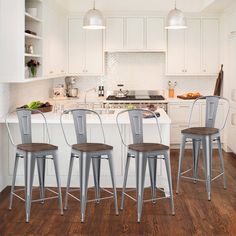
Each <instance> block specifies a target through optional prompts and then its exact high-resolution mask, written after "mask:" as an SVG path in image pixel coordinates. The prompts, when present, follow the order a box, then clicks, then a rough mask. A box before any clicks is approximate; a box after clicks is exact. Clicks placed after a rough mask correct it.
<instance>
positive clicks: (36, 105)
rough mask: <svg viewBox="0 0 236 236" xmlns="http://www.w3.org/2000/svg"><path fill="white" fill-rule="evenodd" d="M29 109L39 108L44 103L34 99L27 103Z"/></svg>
mask: <svg viewBox="0 0 236 236" xmlns="http://www.w3.org/2000/svg"><path fill="white" fill-rule="evenodd" d="M27 106H28V108H29V109H38V108H39V107H41V106H42V103H41V102H40V101H33V102H31V103H29V104H27Z"/></svg>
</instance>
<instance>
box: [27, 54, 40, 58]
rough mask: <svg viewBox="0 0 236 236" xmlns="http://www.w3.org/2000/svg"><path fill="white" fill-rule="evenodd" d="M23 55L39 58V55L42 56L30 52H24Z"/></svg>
mask: <svg viewBox="0 0 236 236" xmlns="http://www.w3.org/2000/svg"><path fill="white" fill-rule="evenodd" d="M25 57H35V58H40V57H42V56H41V55H39V54H30V53H25Z"/></svg>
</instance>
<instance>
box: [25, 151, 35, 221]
mask: <svg viewBox="0 0 236 236" xmlns="http://www.w3.org/2000/svg"><path fill="white" fill-rule="evenodd" d="M24 160H25V210H26V222H29V219H30V210H31V200H32V188H33V180H34V168H35V157H34V156H33V155H32V154H31V153H30V152H28V153H26V156H25V159H24Z"/></svg>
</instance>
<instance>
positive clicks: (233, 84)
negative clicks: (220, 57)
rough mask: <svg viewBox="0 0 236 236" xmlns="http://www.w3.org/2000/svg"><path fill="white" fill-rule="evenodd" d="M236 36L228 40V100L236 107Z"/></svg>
mask: <svg viewBox="0 0 236 236" xmlns="http://www.w3.org/2000/svg"><path fill="white" fill-rule="evenodd" d="M235 61H236V36H234V37H232V38H231V39H230V40H229V74H228V76H229V84H228V88H229V99H230V102H231V104H232V106H234V107H236V67H235Z"/></svg>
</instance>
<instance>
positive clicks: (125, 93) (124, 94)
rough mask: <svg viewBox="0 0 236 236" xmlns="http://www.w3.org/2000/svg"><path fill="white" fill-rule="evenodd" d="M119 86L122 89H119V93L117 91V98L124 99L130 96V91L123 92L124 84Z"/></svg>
mask: <svg viewBox="0 0 236 236" xmlns="http://www.w3.org/2000/svg"><path fill="white" fill-rule="evenodd" d="M117 86H118V87H119V88H120V89H119V91H117V94H116V97H118V98H124V97H126V96H127V95H128V93H129V91H128V90H126V91H123V90H122V88H123V87H124V85H123V84H118V85H117Z"/></svg>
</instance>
